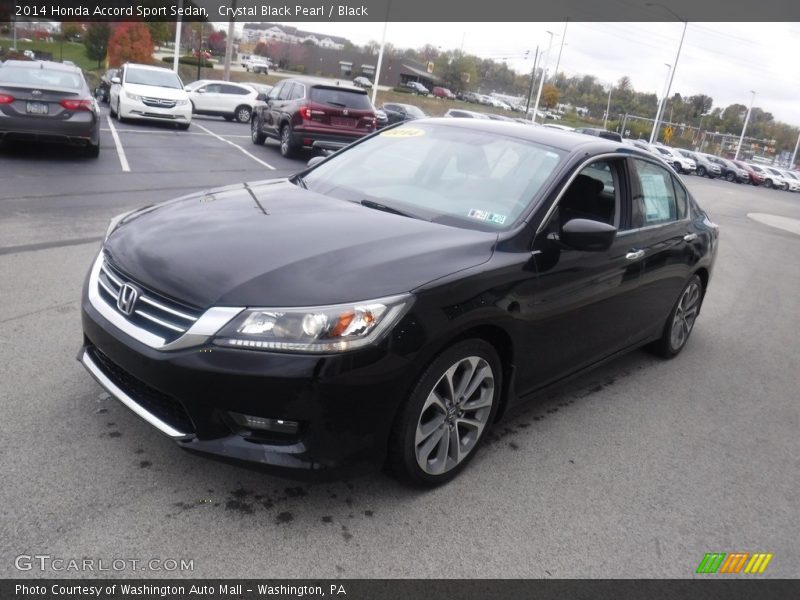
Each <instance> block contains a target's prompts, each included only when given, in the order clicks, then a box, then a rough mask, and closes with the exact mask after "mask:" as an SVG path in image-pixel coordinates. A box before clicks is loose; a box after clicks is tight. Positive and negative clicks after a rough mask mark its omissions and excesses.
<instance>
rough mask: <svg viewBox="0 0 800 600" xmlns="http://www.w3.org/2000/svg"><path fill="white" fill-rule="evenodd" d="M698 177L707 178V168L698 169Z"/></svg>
mask: <svg viewBox="0 0 800 600" xmlns="http://www.w3.org/2000/svg"><path fill="white" fill-rule="evenodd" d="M697 176H698V177H705V176H706V168H705V167H697Z"/></svg>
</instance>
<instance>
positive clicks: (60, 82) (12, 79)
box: [0, 63, 83, 90]
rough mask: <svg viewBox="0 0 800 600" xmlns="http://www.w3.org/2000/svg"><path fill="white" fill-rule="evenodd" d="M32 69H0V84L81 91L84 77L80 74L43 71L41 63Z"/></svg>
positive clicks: (57, 70)
mask: <svg viewBox="0 0 800 600" xmlns="http://www.w3.org/2000/svg"><path fill="white" fill-rule="evenodd" d="M31 64H34V65H36V67H35V68H30V67H5V68H4V69H0V83H19V84H22V85H32V86H35V87H43V88H47V87H57V88H69V89H73V90H79V89H81V87H82V85H83V77H81V75H80V74H78V73H70V72H69V71H62V70H60V69H43V68H41V67H40V66H39V65H40V63H31Z"/></svg>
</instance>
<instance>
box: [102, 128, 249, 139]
mask: <svg viewBox="0 0 800 600" xmlns="http://www.w3.org/2000/svg"><path fill="white" fill-rule="evenodd" d="M100 131H111V130H110V129H106V128H104V127H103V128H101V129H100ZM117 132H118V133H147V134H150V135H172V136H181V137H183V136H185V135H202V136H205V135H208V134H207V133H200V132H199V131H180V132H178V131H169V130H161V131H160V130H158V129H122V128H119V129H117ZM220 135H222V137H226V138H241V139H246V140H249V139H250V136H249V135H228V134H220Z"/></svg>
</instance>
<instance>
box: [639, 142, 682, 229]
mask: <svg viewBox="0 0 800 600" xmlns="http://www.w3.org/2000/svg"><path fill="white" fill-rule="evenodd" d="M633 164H634V170H635V172H636V175H637V176H638V178H639V184H640V188H641V194H640V195H639V196H637V197H636V198H634V200H635V201H637V202H638V203H639V212H640V214H641V215H642V227H648V226H650V225H660V224H661V223H669V222H670V221H675V220H677V219H678V210H677V203H676V201H675V187H674V185H673V182H672V174H671V173H670V172H669V171H667V170H666V169H665V168H663V167H662V166H660V165H656V164H653V163H651V162H647V161H644V160H640V159H638V158H637V159H633ZM685 204H686V202H685V199H684V206H685Z"/></svg>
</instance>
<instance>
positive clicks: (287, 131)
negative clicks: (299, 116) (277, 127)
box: [280, 123, 297, 158]
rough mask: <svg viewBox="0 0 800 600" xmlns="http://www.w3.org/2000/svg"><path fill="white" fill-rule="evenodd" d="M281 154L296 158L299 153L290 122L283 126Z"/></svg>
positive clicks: (285, 156)
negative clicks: (293, 140) (293, 139)
mask: <svg viewBox="0 0 800 600" xmlns="http://www.w3.org/2000/svg"><path fill="white" fill-rule="evenodd" d="M280 143H281V156H283V157H284V158H294V157H295V155H296V154H297V146H296V145H295V144H294V143H293V142H292V126H291V125H290V124H289V123H286V124H284V126H283V127H281V139H280Z"/></svg>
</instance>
